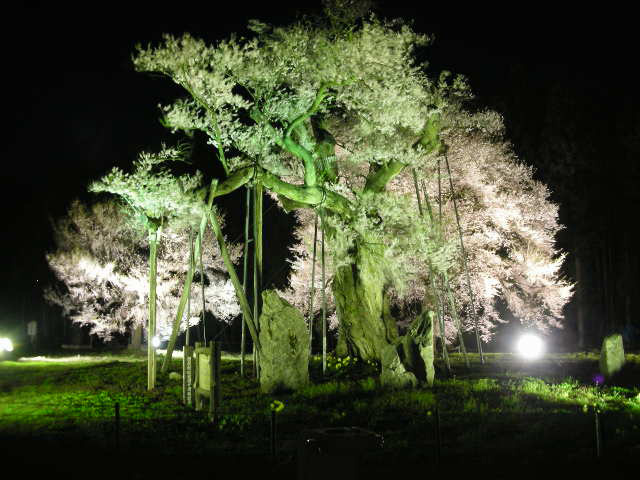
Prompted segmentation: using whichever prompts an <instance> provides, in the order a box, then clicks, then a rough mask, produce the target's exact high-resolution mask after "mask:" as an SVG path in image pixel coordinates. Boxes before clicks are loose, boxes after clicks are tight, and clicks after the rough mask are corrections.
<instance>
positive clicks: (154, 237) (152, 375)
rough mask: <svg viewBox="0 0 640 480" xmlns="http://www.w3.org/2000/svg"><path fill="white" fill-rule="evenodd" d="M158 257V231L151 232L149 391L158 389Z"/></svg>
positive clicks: (148, 343) (148, 346)
mask: <svg viewBox="0 0 640 480" xmlns="http://www.w3.org/2000/svg"><path fill="white" fill-rule="evenodd" d="M157 257H158V230H157V229H151V230H150V231H149V324H148V328H147V390H153V389H154V388H155V387H156V348H155V347H154V346H153V339H154V337H155V335H156V279H157V272H158V271H157Z"/></svg>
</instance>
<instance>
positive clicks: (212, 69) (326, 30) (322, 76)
mask: <svg viewBox="0 0 640 480" xmlns="http://www.w3.org/2000/svg"><path fill="white" fill-rule="evenodd" d="M334 13H335V12H334ZM340 18H341V17H340V15H335V14H334V15H330V16H329V17H328V19H325V20H324V21H322V20H320V21H315V20H304V21H300V22H297V23H295V24H293V25H290V26H287V27H273V26H270V25H266V24H263V23H260V22H258V21H252V22H251V23H250V29H251V30H252V32H253V35H252V37H251V38H248V39H242V38H241V39H239V38H232V39H229V40H225V41H221V42H218V43H217V44H215V45H208V44H206V43H205V42H203V41H201V40H198V39H195V38H193V37H191V36H190V35H188V34H186V35H183V36H181V37H178V38H176V37H172V36H169V35H167V36H165V37H164V41H163V42H162V44H161V45H160V46H158V47H146V48H143V47H139V48H138V51H137V54H136V55H135V58H134V63H135V66H136V68H137V69H138V70H141V71H149V72H159V73H162V74H164V75H166V76H167V77H169V78H170V79H172V80H173V81H174V82H175V83H177V84H178V85H180V86H181V87H183V88H184V92H185V93H186V97H185V98H181V99H178V100H177V101H175V102H174V103H172V104H170V105H166V106H164V107H163V108H162V109H163V115H164V119H163V121H164V123H165V124H166V125H168V126H169V127H171V128H172V129H174V130H182V131H186V132H192V131H194V130H198V131H201V132H203V133H204V134H206V135H207V136H208V138H209V142H210V144H211V145H212V146H213V147H214V149H215V152H216V154H217V158H218V160H219V161H220V162H221V164H222V167H223V169H224V171H225V175H226V177H225V178H224V179H221V182H220V186H219V188H218V189H217V191H216V195H221V194H225V193H228V192H231V191H233V190H234V189H237V188H239V187H240V186H243V185H247V184H258V185H261V186H263V187H265V188H266V189H267V190H268V191H270V192H271V194H272V195H275V196H276V197H277V199H278V201H279V202H280V204H281V206H282V207H283V208H285V209H286V210H288V211H293V210H301V213H299V216H300V217H299V218H300V219H301V220H302V224H303V229H304V228H307V230H306V231H305V232H302V233H301V238H305V239H306V240H305V241H306V242H307V243H309V236H308V226H309V219H310V218H314V215H315V214H314V213H309V212H312V211H315V213H317V214H318V216H319V217H320V224H321V228H322V229H323V230H324V232H325V235H326V245H327V250H328V259H330V265H329V269H330V274H331V275H330V278H331V281H330V285H331V293H332V300H331V301H332V304H333V305H334V306H335V312H336V315H337V321H338V324H339V329H340V335H341V337H342V339H343V341H344V342H345V346H346V348H347V350H348V351H349V352H350V353H351V354H353V355H357V356H359V357H361V358H365V359H381V358H382V355H383V352H384V351H386V350H388V348H387V347H388V346H389V345H390V344H392V343H394V342H396V340H397V339H398V329H397V325H396V319H395V318H394V317H393V316H392V314H391V308H392V305H393V304H394V303H396V304H401V303H402V302H405V301H407V300H410V299H411V298H412V296H413V298H419V297H425V296H426V295H425V294H426V293H427V292H426V290H428V289H429V287H428V286H429V285H430V280H431V279H432V278H434V277H441V276H443V275H449V276H450V277H451V281H452V282H453V284H454V286H455V287H456V292H457V294H458V295H461V298H462V302H461V304H462V305H465V304H466V302H465V299H464V295H463V293H462V289H461V288H458V285H457V283H456V281H457V279H458V278H459V277H460V263H461V262H460V259H461V250H460V246H459V244H458V241H457V238H456V237H455V235H454V234H453V233H452V231H451V221H450V219H451V214H450V211H449V210H450V209H448V208H447V201H448V200H447V196H446V195H447V194H446V192H445V196H444V200H443V210H447V213H446V214H444V216H443V218H442V221H441V219H440V217H439V216H437V215H427V214H425V212H424V211H422V212H420V210H419V209H418V208H417V205H416V200H415V192H412V191H411V188H410V186H411V185H412V183H411V181H409V179H411V178H412V175H413V172H414V171H415V172H416V175H417V176H418V177H419V179H420V181H424V182H425V185H426V188H427V191H428V192H429V196H430V197H431V198H432V197H433V186H434V184H435V183H434V182H436V183H437V174H436V171H437V165H438V163H439V162H441V160H442V158H443V154H444V152H447V151H448V152H449V153H448V155H449V157H450V160H451V165H452V168H453V172H454V176H456V177H457V175H458V174H460V176H461V177H462V176H463V173H464V175H466V179H465V180H464V181H463V182H467V183H466V184H465V183H459V186H460V187H461V188H463V189H464V188H467V189H471V188H472V187H473V188H475V190H469V194H468V195H466V196H465V201H462V200H461V205H460V209H461V213H462V216H463V221H465V222H474V221H475V222H484V223H483V225H484V224H485V223H486V222H490V221H498V222H500V221H502V222H503V223H498V227H500V228H502V230H500V228H498V227H496V229H495V233H496V234H504V233H506V232H508V231H509V229H507V228H506V227H504V225H503V224H504V222H507V223H508V222H509V221H510V220H509V219H510V218H511V217H512V216H513V215H517V214H518V213H517V210H518V208H520V209H521V210H524V209H525V203H526V202H528V201H533V200H536V201H538V205H543V206H544V208H545V209H546V211H545V213H544V214H543V215H546V216H547V217H549V218H551V219H552V220H548V219H547V220H548V221H547V223H548V224H549V225H551V228H550V230H549V231H548V232H547V233H546V237H544V238H539V237H537V236H536V235H534V234H531V235H528V234H527V235H525V233H527V228H529V229H531V226H530V225H528V224H527V223H526V221H525V220H523V221H522V225H521V226H520V227H518V229H520V230H521V232H519V233H522V234H523V237H522V238H523V239H528V240H531V242H533V243H530V247H531V248H530V249H529V250H526V248H525V247H526V244H525V243H526V242H525V243H522V242H520V243H519V242H517V241H515V240H514V242H513V245H505V248H507V250H509V248H510V250H509V251H508V253H507V254H506V255H507V258H505V259H502V257H501V256H502V255H503V253H502V250H500V249H498V252H497V253H495V255H493V256H492V257H491V258H492V259H493V260H494V261H495V262H498V259H501V260H500V262H498V263H499V264H500V265H501V266H502V267H505V268H506V266H507V265H511V272H508V271H505V272H504V274H500V275H498V274H497V272H496V271H495V270H494V271H492V272H491V273H489V274H488V276H483V275H481V274H480V272H481V271H482V268H481V267H482V265H483V263H482V262H483V261H484V260H485V259H483V258H482V257H481V252H485V251H487V252H488V251H490V249H491V248H492V247H493V246H496V245H501V240H500V239H499V238H492V237H491V232H489V230H490V229H489V228H487V234H486V238H484V237H483V238H480V237H474V235H475V230H474V228H475V225H474V224H473V223H466V224H465V225H464V226H463V228H464V230H465V232H464V235H465V236H467V237H468V236H469V235H471V236H472V237H473V239H469V240H468V241H469V243H470V244H469V250H470V252H469V253H470V258H469V265H470V270H471V273H472V274H473V279H474V284H475V287H474V290H476V291H478V295H479V298H482V299H484V301H483V303H481V304H479V305H478V306H477V308H478V313H480V314H481V315H483V316H484V317H483V318H484V319H485V322H484V325H485V327H483V329H482V333H483V336H484V337H487V336H488V335H489V332H490V330H491V323H492V321H495V315H494V311H493V310H491V308H492V307H491V306H492V305H493V299H494V297H495V295H496V293H497V292H498V291H501V292H502V293H503V294H504V295H505V296H506V297H507V298H508V299H509V302H510V305H512V306H513V307H514V309H516V311H518V312H519V313H529V314H530V317H531V316H532V315H533V314H531V313H530V312H532V310H529V309H528V307H525V303H526V301H528V300H530V299H531V297H535V296H536V295H537V296H540V295H542V296H544V294H543V293H541V291H539V290H536V289H535V288H534V284H535V282H534V281H533V277H531V275H533V270H534V269H535V268H534V266H535V265H537V263H536V262H537V261H538V260H535V259H534V257H535V255H542V257H543V260H542V263H544V262H547V260H548V259H549V255H553V251H552V249H553V247H552V237H553V233H555V231H553V228H557V224H556V223H554V222H555V207H554V206H552V205H551V204H549V203H548V202H547V203H545V202H546V196H545V192H546V191H544V189H543V188H539V187H536V188H535V192H531V193H528V192H527V190H526V188H529V187H531V186H535V183H531V179H530V172H529V171H528V170H527V169H526V168H524V167H521V166H517V165H518V164H517V162H513V161H511V162H510V161H505V162H503V163H500V161H498V160H495V161H493V163H492V162H490V161H489V160H486V162H485V165H484V168H487V169H491V168H498V167H499V168H502V169H503V170H504V171H496V172H493V173H492V172H484V171H483V170H482V168H483V167H482V166H479V167H478V170H477V171H473V170H472V169H471V167H465V168H466V170H464V172H462V171H459V170H460V169H461V168H463V166H460V163H462V162H464V161H467V160H468V159H469V157H475V153H473V152H474V151H475V150H474V149H477V150H478V152H480V151H482V149H483V148H484V149H485V150H487V151H489V150H491V148H494V147H492V146H491V145H498V146H497V147H496V148H497V150H496V152H500V151H502V150H501V149H500V147H499V144H498V143H495V144H487V146H486V147H484V146H483V145H484V144H483V143H482V142H483V141H484V140H480V139H478V140H476V139H475V137H474V135H476V134H475V131H474V130H473V129H472V130H469V125H465V121H467V123H469V122H471V123H473V122H479V123H480V124H483V123H487V122H489V123H490V119H489V117H487V118H482V116H470V117H469V116H468V115H467V114H465V113H464V112H463V111H462V110H461V107H460V105H461V104H462V102H463V101H464V99H466V98H468V97H469V95H470V94H469V89H468V86H467V85H466V83H465V81H464V79H463V78H461V77H451V76H450V75H448V74H446V73H445V74H442V75H440V76H439V77H437V78H436V79H433V78H431V77H429V76H428V75H427V73H426V66H425V65H423V64H419V63H417V62H416V60H415V58H416V57H415V50H416V49H419V48H423V47H424V46H426V45H427V44H428V42H429V39H428V38H427V37H426V36H424V35H421V34H417V33H415V32H413V31H412V30H411V29H410V28H409V27H408V26H407V25H406V24H404V23H403V22H401V21H390V22H387V21H382V20H380V19H377V18H376V17H373V16H371V17H366V18H361V19H360V20H359V21H358V22H352V21H351V20H354V18H350V20H349V22H344V21H343V20H344V19H343V20H340ZM344 18H348V16H345V17H344ZM466 117H469V119H467V120H465V118H466ZM478 138H480V137H478ZM464 142H467V143H464ZM469 142H471V143H469ZM474 142H476V143H474ZM503 150H504V149H503ZM487 155H488V154H487ZM458 157H460V161H458ZM494 157H495V158H497V159H504V158H505V157H504V155H503V156H500V155H499V154H497V153H496V154H494V155H493V157H491V158H494ZM487 158H489V157H487ZM478 161H480V160H478ZM482 161H484V159H482ZM518 172H519V173H518ZM516 173H518V175H519V178H521V183H520V184H517V182H516V180H515V179H511V178H510V177H509V176H510V175H515V174H516ZM481 174H483V175H484V176H482V175H481ZM491 175H494V177H495V181H490V180H491V177H490V176H491ZM499 177H502V178H505V179H508V180H510V182H511V183H510V184H509V188H508V189H507V190H508V191H509V195H506V196H504V197H503V198H502V199H500V198H499V197H498V191H499V190H500V189H501V188H502V187H501V186H500V184H499V183H500V179H499ZM507 177H509V178H507ZM441 179H442V177H441ZM492 188H493V189H495V190H496V192H495V195H494V196H493V197H491V199H484V197H483V196H486V195H487V194H488V193H489V192H491V191H492V190H491V189H492ZM518 189H524V190H523V191H522V194H523V195H522V196H519V195H518ZM464 192H465V190H461V191H460V192H457V193H456V195H463V194H464ZM472 194H473V195H472ZM476 194H477V195H478V196H479V198H480V200H482V201H485V200H487V201H489V200H491V202H494V201H495V202H499V201H506V202H510V201H516V200H517V201H518V202H520V203H521V204H522V205H521V206H520V207H518V208H516V207H515V206H514V207H510V206H509V205H507V206H506V207H505V212H504V215H505V216H504V217H501V216H500V214H499V213H498V206H497V205H487V207H486V208H485V207H482V208H479V209H478V211H476V210H473V208H474V207H475V203H474V202H475V197H474V195H476ZM449 195H450V194H449ZM541 202H542V203H541ZM476 203H477V202H476ZM489 207H491V208H489ZM432 208H433V199H432ZM483 208H484V209H483ZM509 208H513V209H514V210H513V211H512V212H510V211H509ZM527 208H532V209H533V208H536V205H530V206H529V207H527ZM305 210H306V212H305ZM549 212H550V213H549ZM476 214H478V215H477V216H475V217H474V215H476ZM545 218H546V217H545ZM441 225H442V228H441ZM305 226H306V227H305ZM503 227H504V228H503ZM504 241H505V242H506V241H507V239H505V240H504ZM548 241H551V244H548ZM491 242H493V243H491ZM545 242H547V243H545ZM521 243H522V244H521ZM527 252H529V253H527ZM306 253H307V256H308V252H306ZM525 254H526V255H527V257H526V258H524V257H523V259H522V260H519V258H520V257H519V256H518V255H525ZM301 255H302V253H301V252H299V258H303V257H304V255H302V256H301ZM487 255H488V254H487ZM509 256H510V257H509ZM295 261H296V262H297V261H299V259H298V260H295ZM527 262H529V263H527ZM555 262H556V263H554V264H553V265H555V267H551V266H549V264H548V263H545V265H546V270H544V269H543V270H544V271H540V274H542V275H543V276H544V275H546V277H544V278H545V281H549V282H551V284H550V286H549V288H550V289H551V290H553V288H554V286H555V284H553V282H556V283H557V278H556V277H555V276H554V275H555V274H556V272H557V265H559V262H561V258H558V259H556V260H555ZM303 263H304V262H303ZM516 267H517V268H520V270H517V268H516ZM496 268H498V265H496ZM554 268H555V269H554ZM307 270H308V269H307ZM297 275H301V276H302V277H296V276H295V275H294V277H293V281H292V284H293V285H294V286H297V287H300V292H301V293H300V292H297V293H296V294H295V295H294V297H296V298H298V301H297V303H298V304H299V305H300V306H304V302H302V301H300V299H301V298H304V297H306V296H307V294H308V293H309V292H308V291H307V292H305V291H304V288H303V287H302V285H303V284H306V280H307V279H309V278H310V277H309V275H308V271H305V269H304V268H297ZM305 276H306V277H305ZM494 280H495V281H494ZM524 280H527V281H529V280H531V281H530V282H529V283H530V285H529V284H527V285H524V284H523V282H524ZM479 282H480V283H479ZM496 282H497V283H496ZM500 282H502V283H500ZM483 288H484V293H483V292H482V291H481V290H482V289H483ZM518 289H521V291H519V290H518ZM318 291H319V290H318ZM481 293H483V294H482V295H481ZM509 295H511V296H509ZM545 298H546V299H545V300H544V301H543V302H542V303H543V307H541V308H540V309H539V310H538V311H539V312H544V315H546V316H545V317H544V318H545V322H546V323H547V324H549V323H552V320H551V319H552V318H556V315H557V314H558V313H559V312H558V310H559V306H560V305H561V304H562V303H563V301H562V299H558V298H556V300H557V301H556V302H555V303H554V302H553V301H552V300H553V298H554V297H553V295H551V294H549V295H547V296H546V297H545ZM563 298H566V295H565V297H563ZM318 303H319V302H316V305H318ZM303 310H304V308H303ZM527 318H529V317H527ZM543 323H544V322H543Z"/></svg>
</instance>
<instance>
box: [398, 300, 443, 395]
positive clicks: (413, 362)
mask: <svg viewBox="0 0 640 480" xmlns="http://www.w3.org/2000/svg"><path fill="white" fill-rule="evenodd" d="M433 317H434V313H433V312H428V311H425V312H423V313H422V314H421V315H420V316H418V317H417V318H416V319H415V320H414V321H413V322H412V323H411V326H410V327H409V329H408V330H407V333H406V334H405V335H404V336H403V337H402V338H401V343H400V344H401V345H402V351H401V352H400V353H401V355H400V357H401V360H402V363H403V365H404V367H405V368H406V369H407V371H409V372H411V373H413V374H414V375H415V376H416V378H417V379H418V381H419V382H421V383H426V384H427V385H429V386H433V380H434V378H435V368H434V366H433V360H434V355H433Z"/></svg>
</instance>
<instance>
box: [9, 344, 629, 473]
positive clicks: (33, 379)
mask: <svg viewBox="0 0 640 480" xmlns="http://www.w3.org/2000/svg"><path fill="white" fill-rule="evenodd" d="M486 357H487V361H486V363H485V364H484V365H483V364H481V363H480V362H479V359H478V358H477V356H474V355H471V360H472V361H471V368H469V369H467V368H466V367H465V363H464V361H463V359H462V357H461V356H460V355H456V354H454V355H452V364H453V370H454V376H452V377H450V378H443V377H444V375H443V373H444V372H443V366H442V365H441V364H440V363H438V364H437V367H438V369H439V372H440V374H441V375H440V379H438V380H437V381H436V384H435V385H434V387H433V388H432V389H428V388H420V389H415V390H402V391H387V390H382V389H380V388H379V386H378V384H377V382H376V380H375V375H376V366H375V365H371V364H362V362H353V361H350V360H344V359H343V360H339V359H335V358H332V359H331V362H330V364H329V374H328V375H327V377H325V378H323V377H322V374H321V365H320V359H319V358H318V357H316V358H314V360H313V362H312V365H311V377H312V380H313V381H312V384H311V385H310V386H309V387H307V388H305V389H304V390H302V391H299V392H295V393H288V394H281V395H275V396H269V395H263V394H261V393H260V392H259V388H258V384H257V382H256V381H255V380H253V379H251V378H242V377H241V376H240V375H239V358H238V356H237V355H235V356H234V355H224V356H223V362H222V367H221V370H222V380H223V390H222V406H221V410H222V412H221V416H220V419H219V421H218V423H217V424H215V425H214V424H211V423H210V422H209V421H208V420H207V418H206V415H205V413H200V412H194V411H193V410H192V409H190V408H186V407H184V406H182V405H181V402H180V399H181V388H182V382H181V381H179V380H178V381H176V380H170V379H169V378H168V377H163V376H159V378H158V388H157V389H156V390H155V391H153V392H147V391H146V363H145V357H143V356H133V355H131V354H129V355H127V354H112V355H101V356H95V355H88V354H82V355H78V356H71V357H47V358H36V359H29V360H25V359H23V360H22V361H17V362H10V361H6V362H0V442H1V443H0V449H1V450H0V451H2V452H3V453H4V454H5V455H4V456H5V457H6V458H10V459H11V460H12V461H13V462H15V463H16V465H22V467H21V468H24V469H27V470H28V471H31V472H32V473H34V475H36V473H38V472H39V473H38V475H39V474H40V473H41V474H45V475H47V476H48V477H51V476H52V475H53V474H54V473H57V474H59V476H60V477H61V478H80V477H82V478H85V477H87V476H90V477H93V478H113V477H114V476H116V477H118V478H131V479H138V478H139V479H142V478H154V477H157V476H163V477H164V476H168V475H173V476H177V477H178V478H183V477H184V475H185V472H199V473H204V474H208V475H213V474H215V473H216V472H217V473H221V472H222V471H226V470H230V471H231V472H232V474H233V475H234V476H235V478H249V477H250V476H252V475H254V474H260V475H262V476H264V475H265V474H266V473H270V474H273V475H279V476H281V478H295V477H296V448H297V447H298V445H299V443H300V435H301V432H302V431H303V430H307V429H313V428H319V427H338V426H359V427H362V428H366V429H369V430H372V431H374V432H377V433H379V434H382V435H383V437H384V447H383V448H382V449H376V450H373V451H369V452H367V453H366V454H365V456H364V461H363V463H362V467H361V468H362V469H363V471H365V472H366V475H365V478H375V477H381V478H382V477H387V476H388V475H391V474H397V473H400V472H408V471H409V470H410V469H411V468H413V467H415V466H416V465H419V466H421V468H423V469H424V470H425V472H435V470H437V468H438V466H440V468H443V469H444V470H445V471H449V473H451V474H454V473H455V472H467V471H472V470H473V471H474V472H475V475H476V476H478V475H479V476H484V475H485V474H486V475H487V476H489V475H491V476H492V478H495V476H496V475H498V476H499V475H500V472H503V473H504V474H505V475H506V474H512V473H513V470H512V468H513V467H515V466H520V467H521V466H526V467H527V468H529V469H537V468H541V467H542V466H543V465H553V464H560V463H562V464H565V465H566V464H568V465H572V466H573V467H574V468H576V469H581V468H589V469H591V468H595V467H598V466H600V467H602V468H605V467H606V466H607V465H614V464H615V465H620V464H621V463H630V464H633V463H636V462H638V459H639V458H640V355H633V354H628V355H627V365H626V366H625V367H624V369H623V371H622V372H621V374H620V375H619V377H618V378H616V379H615V381H614V382H613V383H611V384H607V385H604V386H601V387H597V386H596V385H594V383H593V380H592V379H593V375H594V374H595V373H597V371H598V367H597V364H598V357H597V355H596V354H594V353H590V354H563V355H552V354H549V355H546V356H545V357H544V358H543V359H542V360H539V361H536V362H531V363H524V362H522V361H521V360H519V359H517V358H516V357H514V356H513V355H510V354H487V355H486ZM172 370H173V371H177V372H181V360H179V359H176V360H174V361H173V365H172ZM248 371H251V364H250V363H249V368H248ZM273 400H280V401H281V402H283V403H284V406H285V407H284V410H282V411H281V412H279V413H278V416H277V447H278V455H277V458H276V459H275V460H274V459H272V458H271V457H270V440H269V439H270V423H269V421H270V408H269V406H270V404H271V402H272V401H273ZM116 404H118V406H119V417H120V418H119V423H117V425H116V415H115V406H116ZM596 410H597V411H599V412H600V413H599V415H600V418H601V420H602V432H603V444H602V446H603V450H602V454H603V456H602V457H601V459H599V460H597V461H596V459H594V449H595V416H594V412H595V411H596ZM438 420H439V425H440V428H439V429H438V428H437V423H438ZM438 431H439V436H440V442H439V444H440V454H439V455H438V453H437V452H438V434H437V432H438ZM247 459H250V461H247ZM334 460H335V459H334ZM334 460H332V462H333V461H334ZM330 464H331V462H328V465H329V466H330ZM328 465H324V466H321V467H318V468H329V466H328ZM236 468H237V469H238V470H236ZM335 468H337V469H338V470H339V469H340V468H341V467H335ZM478 469H479V470H478ZM328 474H329V473H328ZM28 478H31V477H28ZM33 478H35V477H33ZM253 478H255V477H253Z"/></svg>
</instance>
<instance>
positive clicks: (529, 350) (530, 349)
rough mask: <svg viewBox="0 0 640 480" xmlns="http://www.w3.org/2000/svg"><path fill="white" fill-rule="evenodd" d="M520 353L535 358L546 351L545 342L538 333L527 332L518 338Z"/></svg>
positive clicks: (528, 358)
mask: <svg viewBox="0 0 640 480" xmlns="http://www.w3.org/2000/svg"><path fill="white" fill-rule="evenodd" d="M518 353H519V354H520V356H521V357H524V358H526V359H527V360H535V359H537V358H540V357H541V356H542V354H543V353H544V343H543V342H542V340H541V339H540V337H538V336H537V335H533V334H531V333H526V334H524V335H522V336H521V337H520V339H519V340H518Z"/></svg>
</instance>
